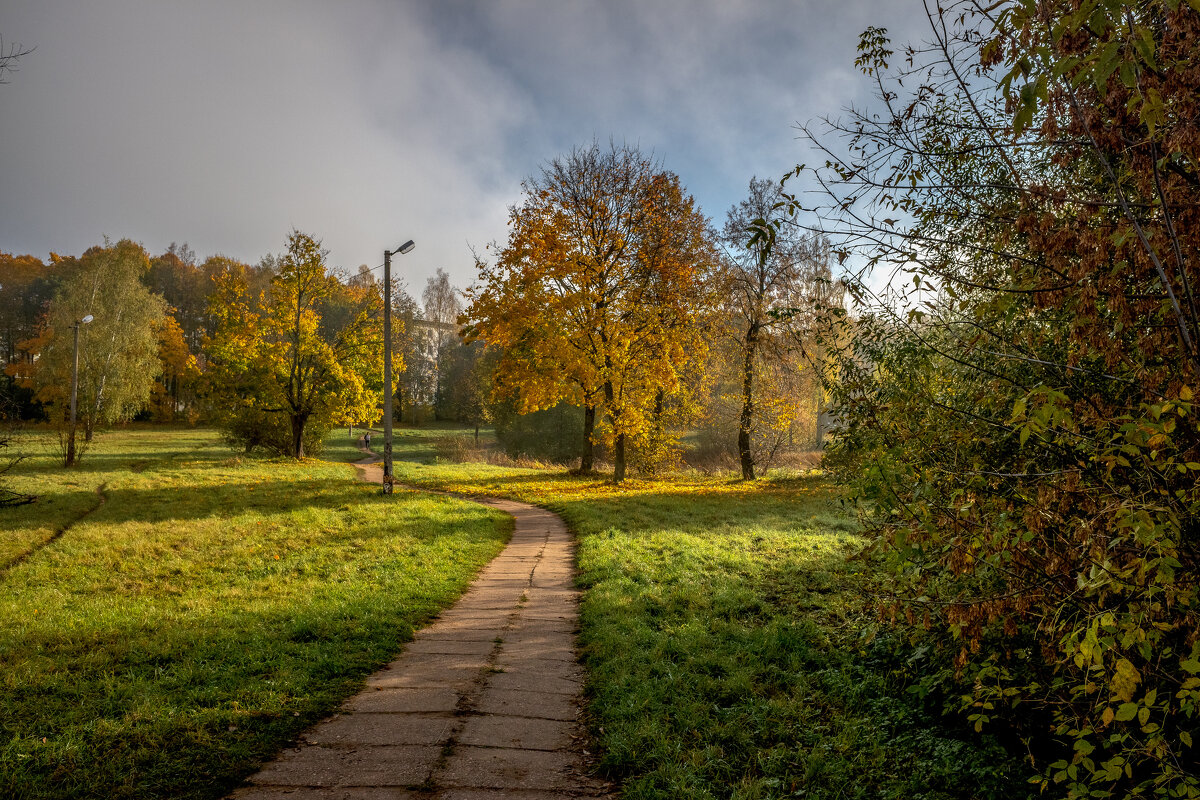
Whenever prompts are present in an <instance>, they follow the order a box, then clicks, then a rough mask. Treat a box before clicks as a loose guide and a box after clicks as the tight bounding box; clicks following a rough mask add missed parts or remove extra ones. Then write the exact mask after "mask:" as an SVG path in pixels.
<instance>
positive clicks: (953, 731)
mask: <svg viewBox="0 0 1200 800" xmlns="http://www.w3.org/2000/svg"><path fill="white" fill-rule="evenodd" d="M436 436H437V434H435V433H431V432H428V431H408V430H399V431H397V436H396V448H395V452H396V458H397V460H396V464H395V473H396V476H397V478H398V479H399V480H402V481H409V482H413V483H418V484H421V485H425V486H431V487H437V488H440V489H448V490H452V491H457V492H463V493H466V494H496V495H503V496H508V497H514V498H517V499H521V500H525V501H527V502H531V503H536V504H538V505H541V506H544V507H547V508H551V509H553V510H554V511H556V512H558V513H559V514H561V515H562V516H563V517H564V518H565V519H566V520H567V522H568V524H569V525H570V527H571V529H572V530H573V531H574V532H575V533H576V535H577V537H578V540H579V553H578V563H579V572H580V574H579V578H578V581H579V583H580V585H581V586H582V587H583V589H584V590H585V592H584V598H583V604H582V609H581V626H582V632H581V640H582V642H583V646H584V660H585V664H586V666H587V667H588V671H589V676H588V692H589V695H590V704H589V708H590V712H591V715H592V719H591V726H592V730H593V732H594V734H595V736H596V738H597V740H598V744H599V749H600V751H601V768H602V770H603V771H604V772H605V773H606V774H607V775H609V776H610V777H612V778H615V779H617V780H619V781H620V782H621V783H622V796H623V797H626V798H639V800H640V799H641V798H664V799H666V798H739V799H748V798H791V797H804V798H830V799H831V800H832V798H877V797H890V798H927V799H929V800H932V799H933V798H983V797H1022V796H1025V795H1026V794H1028V792H1027V789H1026V787H1027V785H1026V784H1025V783H1024V782H1023V780H1022V770H1021V768H1020V764H1019V759H1017V758H1014V757H1013V756H1012V755H1011V754H1008V753H1006V752H1005V751H1004V750H1003V749H1002V748H1001V747H999V746H998V745H997V744H996V743H995V742H993V741H992V740H991V739H989V738H986V737H979V736H976V735H975V734H974V733H973V732H972V731H971V730H970V728H969V727H968V726H967V725H965V724H962V721H961V720H960V719H957V718H953V717H952V718H945V717H943V716H942V713H941V711H942V707H941V702H942V698H940V697H937V696H926V697H924V698H922V697H919V696H917V695H916V694H914V693H912V692H910V691H909V688H910V687H909V685H908V684H907V683H906V682H905V681H904V679H902V678H901V677H900V675H901V671H900V669H899V667H900V666H901V665H902V664H903V659H905V658H908V657H910V656H911V653H909V652H907V650H906V649H905V648H904V647H903V646H902V645H901V644H900V643H897V642H894V641H892V640H891V639H888V638H887V637H886V636H879V637H876V638H874V639H873V640H871V641H870V642H868V639H869V638H870V637H869V636H867V635H866V634H867V632H868V631H872V630H874V628H875V626H876V623H877V620H876V618H875V616H874V613H873V611H872V605H873V603H872V602H871V600H870V598H869V596H867V591H868V590H869V589H870V586H871V582H872V579H871V573H872V570H873V569H875V568H876V567H875V565H874V563H873V562H872V561H871V560H870V559H869V558H863V557H856V556H857V555H858V554H859V553H860V552H861V551H862V550H863V548H864V546H865V544H866V542H865V541H864V540H863V539H862V538H861V536H860V535H859V533H858V529H857V526H856V524H855V523H854V521H853V520H852V519H851V518H849V516H848V515H847V514H846V512H844V511H843V509H842V508H841V506H840V503H839V495H838V491H837V489H836V488H835V487H834V486H832V485H831V484H830V483H829V482H828V480H827V479H826V478H825V477H824V476H822V475H820V474H817V473H814V474H809V475H802V476H796V477H790V478H785V479H779V480H766V481H758V482H753V483H748V482H743V481H740V480H734V479H733V478H732V477H729V476H726V477H701V476H698V475H694V476H674V477H672V478H671V479H669V480H663V481H653V480H632V481H629V482H627V483H626V484H625V485H624V486H621V487H616V486H613V485H612V484H611V483H610V482H609V481H608V480H607V478H606V477H604V476H599V477H597V476H575V475H571V474H569V473H568V472H567V471H565V470H561V469H560V470H537V469H521V468H516V467H501V466H493V465H488V464H479V463H465V464H449V463H439V462H438V459H437V457H436V448H435V445H436Z"/></svg>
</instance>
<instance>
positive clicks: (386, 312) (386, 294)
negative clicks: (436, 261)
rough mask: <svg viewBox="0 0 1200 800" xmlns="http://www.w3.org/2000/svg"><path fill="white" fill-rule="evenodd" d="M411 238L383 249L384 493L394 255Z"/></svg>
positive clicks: (388, 485) (388, 461)
mask: <svg viewBox="0 0 1200 800" xmlns="http://www.w3.org/2000/svg"><path fill="white" fill-rule="evenodd" d="M415 246H416V245H414V244H413V240H412V239H409V240H408V241H407V242H405V243H404V244H402V245H400V246H399V247H397V248H396V249H395V250H384V251H383V493H384V494H391V493H392V256H394V255H395V254H396V253H399V254H400V255H404V254H406V253H409V252H411V251H412V249H413V247H415Z"/></svg>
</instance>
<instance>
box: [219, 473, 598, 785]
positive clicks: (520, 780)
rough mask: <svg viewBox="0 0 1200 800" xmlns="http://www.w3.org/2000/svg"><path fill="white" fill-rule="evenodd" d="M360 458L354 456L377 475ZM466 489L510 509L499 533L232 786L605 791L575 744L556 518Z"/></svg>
mask: <svg viewBox="0 0 1200 800" xmlns="http://www.w3.org/2000/svg"><path fill="white" fill-rule="evenodd" d="M370 461H371V459H366V460H365V461H364V462H359V465H358V468H359V470H360V471H361V472H362V477H363V478H364V479H365V480H369V481H374V482H376V483H378V482H380V479H381V470H380V468H379V467H378V466H377V465H372V464H370V463H368V462H370ZM469 499H472V500H474V501H475V502H478V503H482V504H484V505H487V506H490V507H492V508H496V509H499V510H501V511H504V512H506V513H508V514H511V515H512V516H513V517H514V518H515V520H516V526H515V529H514V531H513V537H512V541H511V542H510V543H509V545H508V547H506V548H505V549H504V551H503V552H501V553H500V555H498V556H497V557H496V558H495V559H493V560H492V562H491V563H490V564H488V565H487V566H486V567H485V568H484V569H483V571H482V572H480V574H479V577H478V578H477V579H476V580H475V582H474V583H473V584H472V585H471V587H470V588H469V589H468V590H467V592H466V594H464V595H463V596H462V598H461V599H460V600H459V601H458V603H457V604H456V605H455V606H454V607H453V608H451V609H449V610H447V611H445V612H443V613H442V614H441V615H440V616H439V617H438V618H437V619H436V620H435V621H434V622H433V624H431V625H430V626H429V627H427V628H425V629H424V630H421V631H419V632H418V633H417V634H416V635H415V636H414V638H413V641H412V642H411V643H410V644H408V645H407V646H406V647H405V648H404V652H403V653H402V654H401V655H400V657H399V658H397V659H396V660H395V661H393V662H392V663H391V664H388V665H387V666H386V667H384V669H383V670H382V671H380V672H377V673H376V674H374V675H372V676H371V677H370V678H368V679H367V688H366V690H365V691H363V692H362V693H361V694H359V695H357V696H355V697H352V698H351V699H350V700H348V701H347V702H346V703H345V705H344V706H343V707H342V709H341V711H340V712H339V713H338V714H337V715H335V716H334V717H332V718H331V719H328V720H326V721H325V722H322V723H320V724H319V725H317V726H316V727H314V728H312V729H310V730H309V731H308V732H306V733H305V734H304V735H303V736H302V737H301V743H300V745H299V746H298V747H296V748H294V749H291V750H288V751H287V752H285V753H284V754H282V755H281V756H280V757H279V758H278V759H277V760H276V761H273V762H271V763H269V764H267V765H266V766H265V767H263V769H262V770H261V771H260V772H259V773H258V774H256V775H254V776H253V777H251V778H250V780H249V784H250V785H249V786H247V787H245V788H242V789H239V790H238V791H236V792H234V793H233V795H232V797H233V798H236V800H268V799H270V800H275V799H276V798H284V797H287V798H292V800H317V799H318V798H320V800H384V799H385V798H387V800H406V799H411V800H416V799H417V798H422V799H423V800H434V799H435V798H436V800H485V798H488V799H490V798H507V800H564V799H565V798H573V797H605V798H606V797H609V794H608V791H609V788H608V787H607V786H606V785H605V784H603V783H601V782H599V781H597V780H596V779H594V778H592V777H589V775H588V771H587V768H586V764H585V760H584V753H583V750H582V747H583V744H584V742H585V741H586V738H585V732H584V730H583V727H582V725H581V724H580V722H579V714H580V708H581V700H580V690H581V687H582V680H583V673H582V670H581V669H580V667H579V664H578V662H577V661H576V657H575V630H576V624H577V606H578V601H579V593H578V591H577V590H576V589H575V587H574V581H573V570H574V567H573V564H574V559H573V555H574V545H573V542H572V541H571V537H570V535H569V534H568V533H567V529H566V526H565V525H564V524H563V522H562V520H561V519H559V518H558V517H557V516H556V515H554V514H552V513H550V512H549V511H545V510H544V509H540V508H536V507H534V506H530V505H526V504H524V503H517V502H514V501H511V500H499V499H495V498H469Z"/></svg>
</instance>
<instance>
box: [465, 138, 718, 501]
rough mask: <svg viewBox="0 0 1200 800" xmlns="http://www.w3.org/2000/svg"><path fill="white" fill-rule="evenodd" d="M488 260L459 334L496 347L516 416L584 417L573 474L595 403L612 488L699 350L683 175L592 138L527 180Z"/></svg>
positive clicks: (694, 213) (707, 256)
mask: <svg viewBox="0 0 1200 800" xmlns="http://www.w3.org/2000/svg"><path fill="white" fill-rule="evenodd" d="M509 225H510V229H511V230H510V233H509V238H508V242H507V244H506V245H505V246H504V247H503V248H502V249H501V250H500V251H499V254H498V258H497V260H496V263H495V264H494V265H489V264H486V263H483V262H480V264H479V266H480V274H479V283H478V285H477V286H476V287H475V288H474V289H473V290H471V291H470V292H469V293H468V296H469V298H470V299H471V307H470V308H469V309H468V311H467V314H466V318H467V320H468V323H469V325H468V328H467V331H466V333H467V337H468V339H469V340H475V339H482V340H483V341H485V342H487V343H488V345H490V346H496V347H499V348H500V349H501V350H502V353H503V355H502V357H501V359H500V361H499V364H498V366H497V370H496V374H495V380H494V386H495V390H496V391H497V392H498V393H501V394H508V395H510V396H512V397H514V398H515V399H516V400H517V401H518V408H519V409H520V410H521V411H522V412H530V411H536V410H539V409H544V408H550V407H552V406H554V405H556V404H557V403H560V402H563V401H566V402H570V403H572V404H575V405H578V406H581V407H582V408H583V409H584V440H585V445H584V452H583V454H582V458H581V469H583V470H585V471H587V470H590V469H591V468H592V467H593V457H592V444H593V442H594V440H595V439H596V438H597V436H596V434H597V430H596V428H597V410H598V409H603V412H604V417H605V420H604V421H605V422H606V426H605V429H604V435H605V436H606V438H607V440H608V442H609V444H610V445H611V450H612V454H613V460H614V474H613V478H614V480H615V481H617V482H620V481H621V480H623V479H624V477H625V471H626V444H627V442H629V441H630V440H633V439H636V438H637V437H639V436H642V435H644V434H646V433H647V432H648V431H649V430H650V429H651V428H652V426H653V422H654V418H655V414H656V413H658V412H659V411H661V408H662V404H663V399H664V397H665V396H668V395H670V394H671V393H672V392H674V391H675V390H676V389H677V388H678V385H679V379H680V374H681V372H682V370H683V367H684V365H685V364H687V363H688V362H689V361H690V360H691V359H694V358H696V357H698V356H700V355H701V354H702V353H703V351H704V349H705V347H704V339H703V336H702V335H701V332H700V330H701V319H702V317H703V316H704V314H705V312H706V309H707V307H708V302H707V299H706V294H705V291H704V288H703V287H705V286H706V285H707V283H708V282H707V276H708V275H709V273H710V272H711V270H712V267H713V265H714V264H715V262H716V258H715V250H714V247H713V244H712V236H711V234H710V230H709V226H708V221H707V220H706V219H705V218H704V216H703V215H702V214H701V213H700V211H699V210H698V209H697V208H696V204H695V201H694V200H693V199H692V198H691V197H690V196H688V195H686V194H685V193H684V191H683V188H682V186H681V185H680V182H679V178H678V176H676V175H675V174H673V173H671V172H668V171H665V170H663V169H662V167H661V166H660V165H659V164H657V163H655V162H654V161H652V160H650V159H649V158H647V157H645V156H644V155H642V153H641V152H640V151H639V150H637V149H636V148H632V147H628V146H621V147H618V146H615V145H612V146H610V147H608V148H607V149H606V148H602V147H601V146H599V145H598V144H592V145H590V146H588V147H582V148H577V149H575V150H574V151H572V152H571V153H570V155H568V156H566V157H562V158H556V159H554V160H553V161H551V162H550V163H548V164H547V165H546V166H545V167H544V168H543V169H542V172H541V174H540V175H539V176H537V177H535V178H530V179H529V180H527V181H526V182H525V183H524V199H523V201H522V202H521V204H520V205H518V206H514V207H513V208H512V210H511V213H510V219H509Z"/></svg>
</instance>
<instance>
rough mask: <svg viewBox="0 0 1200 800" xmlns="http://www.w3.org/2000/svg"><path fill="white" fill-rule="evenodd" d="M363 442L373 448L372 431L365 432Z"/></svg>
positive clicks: (368, 447)
mask: <svg viewBox="0 0 1200 800" xmlns="http://www.w3.org/2000/svg"><path fill="white" fill-rule="evenodd" d="M363 442H364V443H365V444H366V445H367V449H368V450H370V449H371V432H370V431H367V432H366V433H364V434H363Z"/></svg>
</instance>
